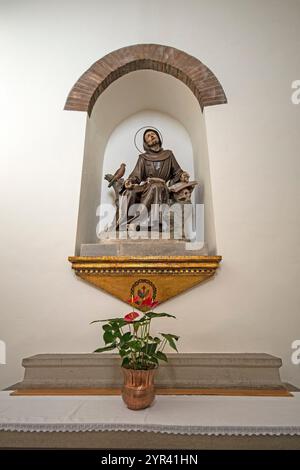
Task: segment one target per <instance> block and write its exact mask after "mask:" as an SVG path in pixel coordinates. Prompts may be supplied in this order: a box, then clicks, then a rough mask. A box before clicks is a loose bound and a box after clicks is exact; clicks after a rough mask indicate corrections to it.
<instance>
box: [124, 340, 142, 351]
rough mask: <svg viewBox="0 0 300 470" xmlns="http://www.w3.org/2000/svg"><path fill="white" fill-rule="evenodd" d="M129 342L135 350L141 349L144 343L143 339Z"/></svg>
mask: <svg viewBox="0 0 300 470" xmlns="http://www.w3.org/2000/svg"><path fill="white" fill-rule="evenodd" d="M127 344H128V346H129V347H130V348H131V349H133V350H134V351H141V349H142V347H143V344H144V343H143V342H142V341H130V342H128V343H127Z"/></svg>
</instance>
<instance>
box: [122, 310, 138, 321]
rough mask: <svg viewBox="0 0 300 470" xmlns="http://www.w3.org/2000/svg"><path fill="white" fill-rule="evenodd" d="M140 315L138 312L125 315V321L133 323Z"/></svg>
mask: <svg viewBox="0 0 300 470" xmlns="http://www.w3.org/2000/svg"><path fill="white" fill-rule="evenodd" d="M139 316H140V315H139V314H138V313H137V312H130V313H127V315H125V317H124V320H125V321H128V322H133V321H134V320H135V319H136V318H137V317H139Z"/></svg>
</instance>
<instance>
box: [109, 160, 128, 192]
mask: <svg viewBox="0 0 300 470" xmlns="http://www.w3.org/2000/svg"><path fill="white" fill-rule="evenodd" d="M125 169H126V164H125V163H121V166H120V168H118V170H117V171H116V172H115V174H114V175H113V177H112V179H111V180H110V182H109V185H108V187H109V188H110V187H111V186H112V185H113V184H114V183H115V182H116V181H119V179H120V178H122V176H124V174H125Z"/></svg>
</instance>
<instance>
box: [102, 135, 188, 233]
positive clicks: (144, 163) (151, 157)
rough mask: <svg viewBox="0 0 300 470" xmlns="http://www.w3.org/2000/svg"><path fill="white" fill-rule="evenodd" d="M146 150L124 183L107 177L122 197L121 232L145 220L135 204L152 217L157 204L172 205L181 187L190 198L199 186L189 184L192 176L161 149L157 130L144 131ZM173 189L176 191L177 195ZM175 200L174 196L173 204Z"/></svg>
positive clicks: (120, 208)
mask: <svg viewBox="0 0 300 470" xmlns="http://www.w3.org/2000/svg"><path fill="white" fill-rule="evenodd" d="M143 147H144V150H145V152H144V153H142V154H140V155H139V158H138V161H137V163H136V165H135V168H134V170H133V171H132V172H131V173H130V175H129V176H128V178H127V179H125V181H124V180H123V179H122V180H120V181H119V182H117V181H116V182H115V184H113V179H112V178H113V177H112V175H106V179H108V180H109V179H111V181H112V183H111V185H113V186H114V189H115V191H116V195H117V194H118V193H119V194H120V195H121V197H120V200H119V204H118V206H119V207H118V209H119V219H118V221H117V229H118V230H124V228H125V230H127V229H128V228H129V227H134V226H135V223H136V224H138V223H140V222H141V219H142V218H143V217H141V213H140V211H139V210H136V211H135V210H134V208H133V207H132V206H133V204H142V205H143V207H144V208H145V211H146V214H144V219H145V218H148V217H149V215H150V211H151V208H152V207H153V205H154V204H159V205H161V204H167V205H170V204H171V200H172V197H174V196H175V191H176V192H177V193H178V190H180V188H181V185H182V187H183V188H189V196H190V194H191V192H192V190H193V187H194V185H195V184H196V183H195V182H191V183H189V174H188V173H187V172H186V171H184V170H183V169H182V168H181V167H180V165H179V164H178V162H177V160H176V158H175V156H174V154H173V152H172V151H171V150H164V149H163V148H162V142H161V138H160V134H159V132H157V131H156V130H155V129H151V128H149V129H146V130H145V132H144V134H143ZM108 177H110V178H108ZM172 188H175V189H174V193H172V191H173V190H172ZM182 194H183V193H182ZM175 201H176V198H175V197H174V201H173V202H175ZM188 202H190V199H189V201H188ZM135 207H137V206H135Z"/></svg>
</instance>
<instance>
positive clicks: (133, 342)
mask: <svg viewBox="0 0 300 470" xmlns="http://www.w3.org/2000/svg"><path fill="white" fill-rule="evenodd" d="M130 302H131V304H132V305H134V304H136V299H135V298H132V299H131V301H130ZM157 304H158V302H155V301H153V299H152V298H150V297H147V298H145V299H144V300H143V301H142V303H140V304H139V307H141V308H149V309H150V311H147V312H145V313H143V314H141V313H138V312H136V311H135V310H134V308H133V310H132V311H131V312H129V313H127V314H126V315H125V316H124V317H121V318H109V319H107V320H95V321H93V322H92V323H97V322H104V325H103V326H102V328H103V340H104V343H105V346H104V347H102V348H98V349H96V350H95V351H94V352H95V353H101V352H104V351H112V350H117V351H118V353H119V355H120V357H121V359H122V371H123V376H124V384H123V387H122V398H123V400H124V402H125V403H126V405H127V407H128V408H130V409H132V410H140V409H143V408H147V407H148V406H150V405H151V403H152V402H153V400H154V397H155V389H154V374H155V371H156V369H157V367H158V365H159V363H160V361H166V362H167V361H168V358H167V356H166V354H165V353H164V349H165V347H166V345H167V344H168V345H169V346H170V347H171V348H173V349H175V351H177V347H176V342H177V341H178V339H179V336H177V335H174V334H170V333H159V334H158V335H157V336H153V335H152V334H151V322H152V320H153V319H156V318H162V317H169V318H176V317H174V315H169V314H168V313H155V312H153V308H155V307H156V306H157Z"/></svg>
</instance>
